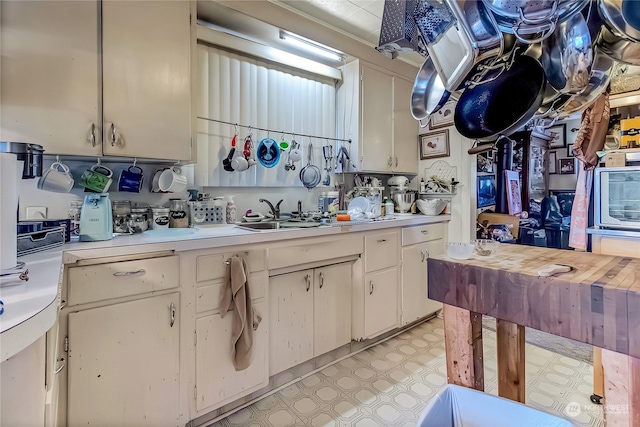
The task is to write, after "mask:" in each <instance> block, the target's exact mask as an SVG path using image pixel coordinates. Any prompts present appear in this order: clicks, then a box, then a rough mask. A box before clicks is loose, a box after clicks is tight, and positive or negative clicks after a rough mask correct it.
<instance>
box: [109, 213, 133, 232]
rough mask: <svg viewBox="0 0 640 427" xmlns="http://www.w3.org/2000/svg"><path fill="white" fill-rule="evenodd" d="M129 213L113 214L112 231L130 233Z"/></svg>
mask: <svg viewBox="0 0 640 427" xmlns="http://www.w3.org/2000/svg"><path fill="white" fill-rule="evenodd" d="M129 218H130V217H129V215H118V214H114V215H113V232H114V233H119V234H130V233H131V230H130V229H129Z"/></svg>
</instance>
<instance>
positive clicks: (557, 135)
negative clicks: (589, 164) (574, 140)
mask: <svg viewBox="0 0 640 427" xmlns="http://www.w3.org/2000/svg"><path fill="white" fill-rule="evenodd" d="M547 131H548V132H550V133H551V138H553V139H552V140H551V142H550V143H549V148H564V147H566V146H567V125H565V124H564V123H561V124H559V125H553V126H551V127H550V128H549V129H547Z"/></svg>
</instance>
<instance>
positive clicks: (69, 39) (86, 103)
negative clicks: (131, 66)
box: [0, 1, 102, 156]
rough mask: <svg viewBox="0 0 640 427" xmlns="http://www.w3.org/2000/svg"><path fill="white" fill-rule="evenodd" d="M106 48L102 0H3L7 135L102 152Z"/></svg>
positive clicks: (51, 148)
mask: <svg viewBox="0 0 640 427" xmlns="http://www.w3.org/2000/svg"><path fill="white" fill-rule="evenodd" d="M98 46H99V43H98V2H97V1H3V2H0V49H1V51H2V61H0V78H1V80H0V81H1V88H0V93H2V114H1V115H0V123H1V128H0V130H1V131H0V140H2V141H18V142H31V143H36V144H41V145H42V146H43V147H44V149H45V150H46V154H74V155H84V156H96V155H99V154H100V153H101V151H102V149H101V138H100V132H101V125H100V122H101V118H100V117H101V112H100V111H99V101H98V100H99V94H100V77H99V76H100V73H99V64H100V61H99V55H98ZM92 129H94V132H93V133H92ZM92 135H95V137H92Z"/></svg>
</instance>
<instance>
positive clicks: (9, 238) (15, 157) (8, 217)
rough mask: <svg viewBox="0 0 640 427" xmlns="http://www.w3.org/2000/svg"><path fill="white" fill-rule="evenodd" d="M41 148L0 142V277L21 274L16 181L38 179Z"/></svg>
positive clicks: (40, 171)
mask: <svg viewBox="0 0 640 427" xmlns="http://www.w3.org/2000/svg"><path fill="white" fill-rule="evenodd" d="M43 152H44V150H43V148H42V146H40V145H36V144H27V143H21V142H4V141H0V200H1V201H2V203H0V236H1V237H0V275H1V276H3V277H4V276H10V275H13V274H21V273H23V272H21V271H20V270H21V269H22V267H21V266H19V265H18V261H17V235H18V230H17V223H18V199H19V190H20V180H21V179H23V178H35V177H36V176H41V175H42V153H43Z"/></svg>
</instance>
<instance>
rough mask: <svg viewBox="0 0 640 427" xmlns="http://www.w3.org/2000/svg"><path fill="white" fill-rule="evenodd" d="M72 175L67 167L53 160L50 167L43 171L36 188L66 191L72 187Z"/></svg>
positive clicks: (57, 191) (59, 191)
mask: <svg viewBox="0 0 640 427" xmlns="http://www.w3.org/2000/svg"><path fill="white" fill-rule="evenodd" d="M73 184H74V180H73V176H71V173H70V172H69V167H68V166H67V165H65V164H63V163H60V162H54V163H52V164H51V167H50V168H49V169H47V170H46V171H44V173H43V174H42V176H41V177H40V180H38V188H39V189H40V190H46V191H53V192H55V193H68V192H69V191H71V189H72V188H73Z"/></svg>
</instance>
